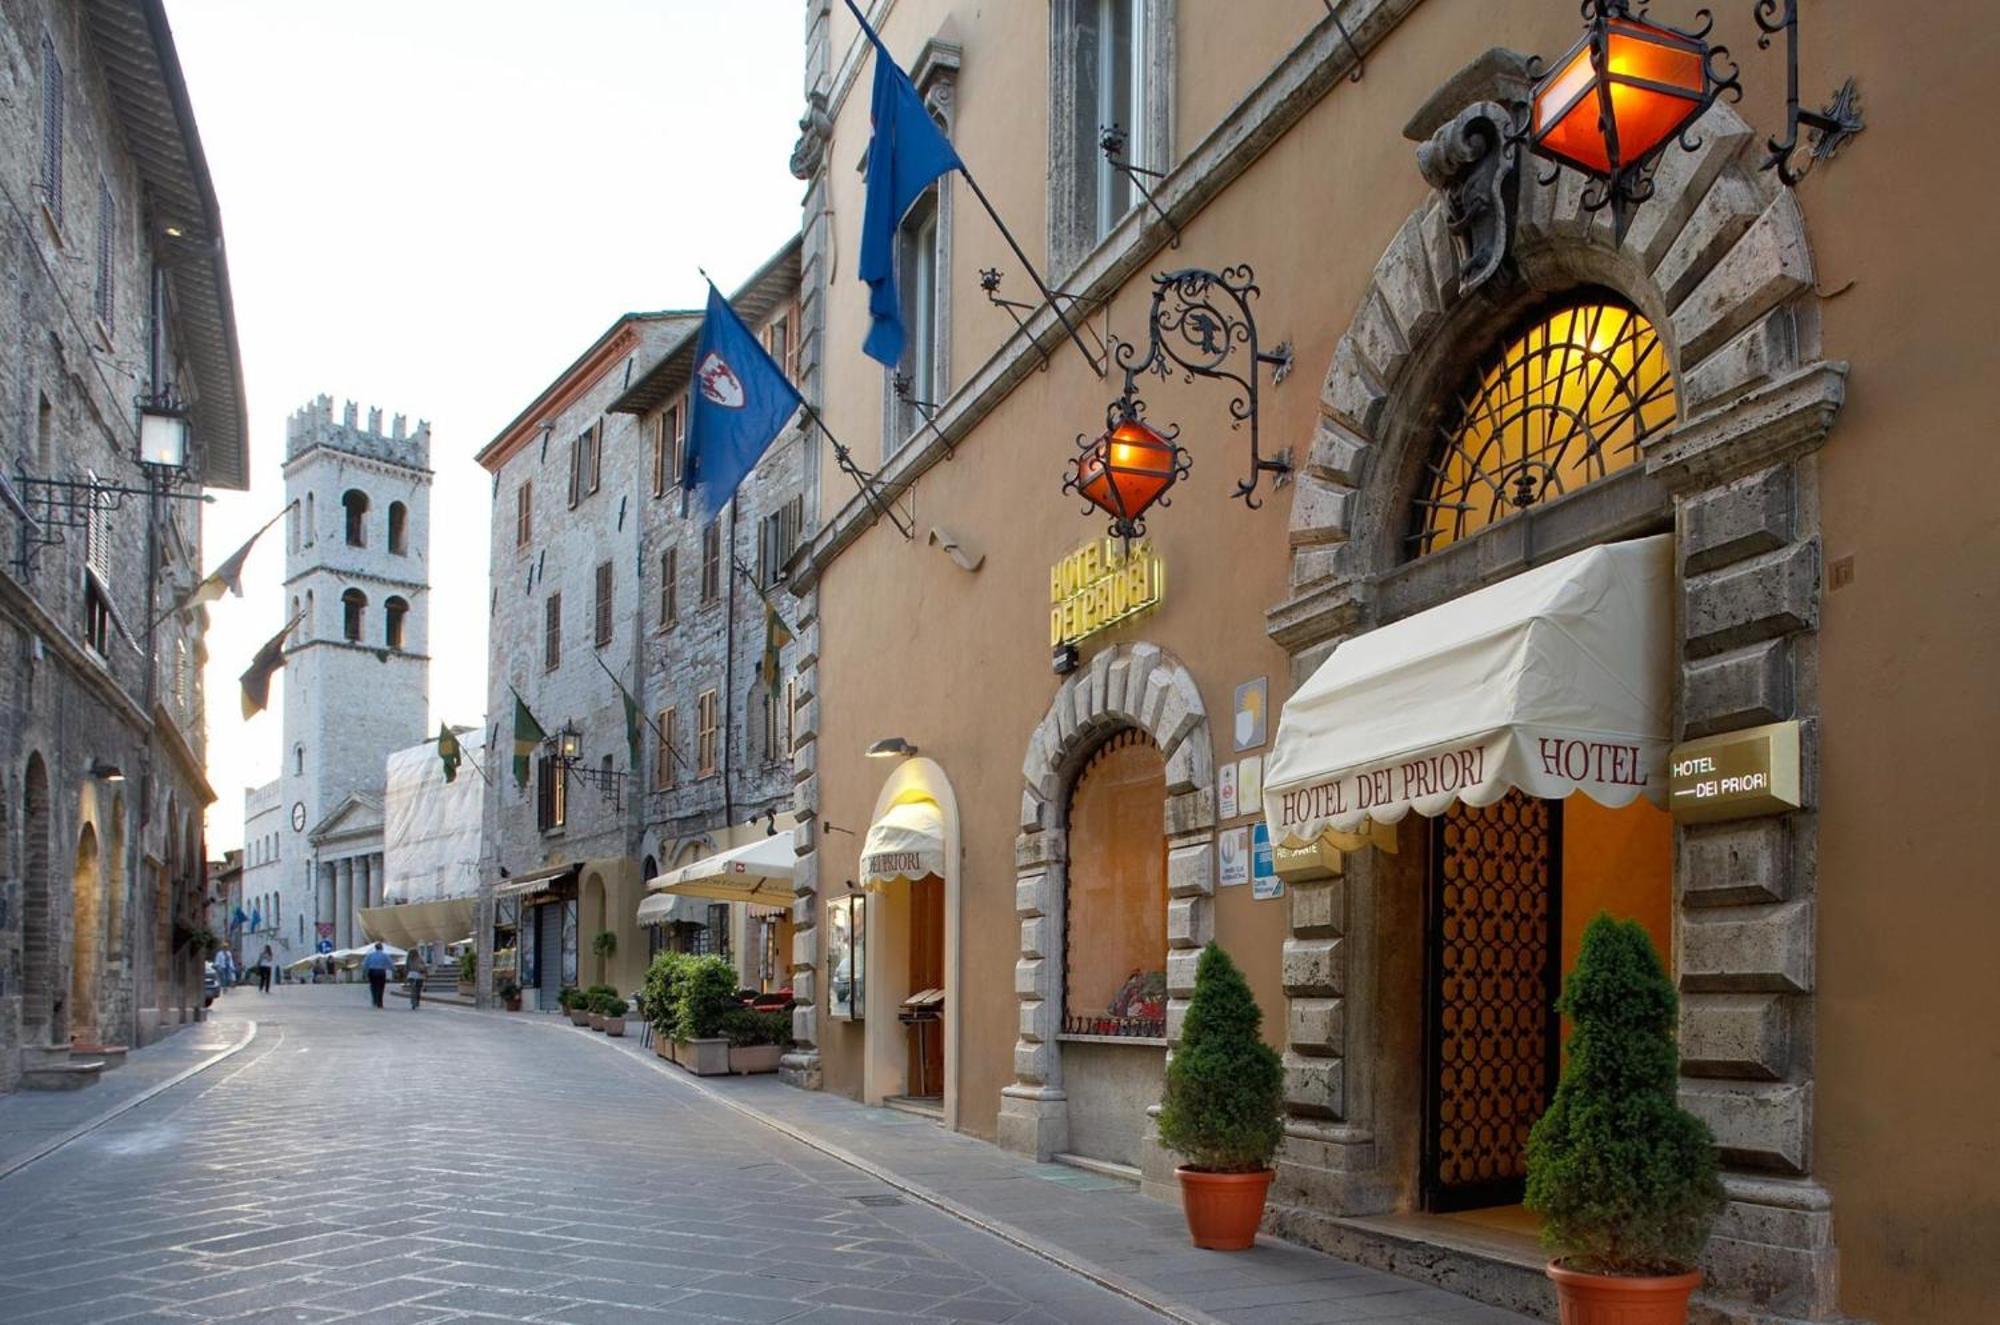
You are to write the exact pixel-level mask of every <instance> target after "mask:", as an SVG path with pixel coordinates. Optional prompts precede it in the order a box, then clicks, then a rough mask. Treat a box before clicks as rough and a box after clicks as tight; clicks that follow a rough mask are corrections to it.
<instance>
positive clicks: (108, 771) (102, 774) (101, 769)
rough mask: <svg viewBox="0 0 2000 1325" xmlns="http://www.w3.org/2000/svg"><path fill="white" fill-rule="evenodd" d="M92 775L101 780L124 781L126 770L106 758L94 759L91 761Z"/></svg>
mask: <svg viewBox="0 0 2000 1325" xmlns="http://www.w3.org/2000/svg"><path fill="white" fill-rule="evenodd" d="M90 776H92V777H94V778H96V779H97V780H98V781H100V782H123V781H124V780H125V770H124V769H122V768H120V767H118V765H116V764H113V763H108V762H106V761H105V760H102V759H93V760H91V761H90Z"/></svg>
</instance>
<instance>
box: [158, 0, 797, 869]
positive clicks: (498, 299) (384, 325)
mask: <svg viewBox="0 0 2000 1325" xmlns="http://www.w3.org/2000/svg"><path fill="white" fill-rule="evenodd" d="M167 11H168V15H169V17H170V18H171V20H172V22H173V27H174V35H175V40H176V42H177V44H178V46H179V48H180V57H181V63H182V65H183V66H184V67H185V69H186V72H187V80H188V86H189V90H190V92H191V95H192V96H193V99H194V107H195V115H196V118H197V120H198V121H199V123H200V127H201V136H202V142H203V144H204V146H205V147H206V149H207V152H208V162H209V167H210V170H211V171H212V172H213V174H214V176H215V184H216V190H217V192H218V193H219V194H220V195H221V199H222V215H223V226H224V230H225V233H226V235H227V237H228V245H229V265H230V274H231V278H232V281H233V283H234V287H235V296H236V324H237V329H238V332H239V334H240V336H241V340H242V346H243V363H244V372H245V374H246V376H247V378H248V392H249V410H250V415H249V417H250V451H251V465H250V467H251V474H252V488H251V491H250V492H249V493H248V494H222V496H221V498H220V500H219V501H218V502H217V503H216V504H214V505H212V506H210V507H208V516H207V524H206V532H205V535H204V539H205V558H206V563H207V565H208V566H210V567H212V566H214V565H215V564H216V563H217V562H218V561H220V560H221V559H222V558H223V557H225V556H227V555H228V554H229V553H230V552H231V551H232V550H234V549H235V547H236V546H237V544H238V543H240V542H241V541H242V540H243V538H245V537H246V536H247V535H248V533H249V531H250V530H252V529H254V528H255V527H256V526H257V525H259V524H261V523H262V522H263V521H265V520H266V519H268V518H270V517H271V516H272V515H274V514H276V513H277V512H278V510H279V509H280V507H281V506H282V505H283V503H284V479H283V475H282V474H281V473H280V472H279V466H280V464H281V462H282V459H283V454H284V440H285V419H286V417H287V416H288V415H289V414H290V413H291V412H292V411H293V410H295V409H297V408H298V407H299V406H300V405H302V404H304V403H305V402H306V401H308V400H310V399H312V398H313V397H314V396H317V395H318V394H320V393H321V392H326V393H327V394H329V395H332V396H333V397H334V398H335V400H336V401H339V400H344V399H349V398H352V399H354V400H357V401H359V402H361V405H362V408H363V410H364V418H365V410H366V408H367V407H368V406H369V405H371V404H373V405H379V406H381V407H382V410H383V414H384V417H385V419H386V417H387V416H389V415H392V414H396V413H405V414H408V415H410V416H411V418H412V420H415V419H417V418H426V419H429V420H430V421H431V464H432V467H433V468H434V469H435V470H436V471H437V479H436V483H435V486H434V488H433V490H432V495H431V548H430V555H431V561H430V567H431V604H430V613H431V617H430V629H431V652H432V662H431V716H430V722H429V729H430V730H435V728H436V724H437V722H438V721H439V720H440V719H448V720H450V721H452V722H467V723H476V722H478V721H480V719H481V716H482V715H481V711H480V710H481V706H482V705H483V704H484V702H485V693H486V688H485V678H486V598H487V594H486V578H487V577H486V556H487V520H488V514H489V505H490V493H491V489H490V487H489V480H488V478H487V476H486V474H485V472H484V471H483V470H481V469H480V468H479V467H478V466H477V465H475V464H473V463H472V455H473V452H475V451H476V450H478V449H479V447H480V446H482V445H483V444H485V443H486V442H487V441H489V440H491V438H492V437H493V435H494V433H496V432H497V431H498V430H499V429H500V428H501V427H502V426H504V425H505V424H506V423H507V422H508V421H509V420H510V419H512V418H513V417H514V416H515V415H516V414H517V413H519V412H520V411H521V410H522V409H523V408H524V407H525V406H526V405H527V404H528V402H529V401H530V400H531V399H532V398H533V397H534V395H535V394H536V393H537V392H538V391H540V390H541V388H542V387H544V386H545V385H547V384H548V382H549V380H550V379H551V378H552V377H553V376H554V375H555V374H556V373H558V372H560V371H561V370H562V369H563V368H564V367H566V366H567V365H568V364H569V362H570V361H571V360H572V359H574V358H575V357H576V356H577V355H578V354H579V353H581V352H582V351H583V350H584V349H585V348H586V347H587V346H588V345H589V344H590V342H591V341H592V340H593V339H595V338H596V337H597V335H598V334H599V333H600V332H602V331H603V330H604V329H605V328H606V327H607V326H609V325H610V324H611V322H612V321H613V320H614V319H615V318H616V317H617V316H618V314H620V313H621V312H625V311H628V310H632V309H653V308H676V307H699V305H700V302H701V299H702V294H703V292H702V287H701V278H700V276H699V275H698V274H697V272H696V270H695V268H696V265H697V264H700V265H702V266H705V267H706V268H707V269H708V270H709V271H710V272H711V273H712V274H713V275H714V276H715V278H716V281H717V282H718V283H719V284H720V285H722V286H723V288H724V289H728V288H731V287H733V286H734V285H735V284H736V283H737V282H739V281H741V280H742V279H743V278H745V277H747V276H748V275H749V274H750V272H751V271H753V270H754V269H755V268H756V267H757V265H758V264H759V263H761V262H762V261H763V259H764V258H766V257H768V256H769V255H770V254H771V253H772V252H773V251H774V250H776V249H777V247H778V246H779V245H780V244H782V243H783V242H784V240H785V238H786V236H787V235H789V234H790V233H792V232H793V231H795V230H796V229H797V227H798V220H799V209H798V204H799V197H800V189H801V186H800V184H799V183H798V181H796V180H794V179H793V178H792V177H791V175H790V174H789V173H788V172H787V170H786V168H785V163H786V159H787V157H788V156H789V155H790V152H791V147H792V143H793V140H794V138H795V137H796V135H797V120H798V115H799V110H800V107H801V106H802V104H803V100H804V98H803V93H802V91H801V86H800V78H801V73H800V70H801V62H802V59H803V51H802V37H803V21H804V15H803V6H801V5H800V4H798V3H797V0H564V2H563V3H560V4H558V3H554V2H553V0H282V3H274V2H273V0H168V3H167ZM282 530H283V526H279V527H278V529H277V530H274V531H273V533H272V535H270V536H267V538H266V540H265V541H263V542H261V543H259V544H258V547H257V551H256V553H255V554H254V555H253V556H252V558H251V561H250V571H249V575H248V577H247V579H246V582H245V585H244V591H245V596H244V597H243V598H241V599H235V598H224V599H223V600H222V601H221V602H219V603H217V604H215V605H214V607H213V608H211V609H210V619H211V622H212V628H211V630H210V632H209V639H208V647H209V665H208V670H207V690H208V724H209V743H208V763H209V775H210V778H211V780H212V781H213V783H214V785H215V789H216V792H217V793H218V795H219V797H220V799H219V800H218V801H217V803H216V804H215V806H214V807H213V808H212V809H211V810H210V812H209V818H208V847H209V853H210V855H212V856H218V857H219V856H220V855H221V854H222V852H223V850H224V849H225V848H228V847H233V846H237V845H239V844H240V843H241V840H242V818H243V789H244V788H245V787H248V786H254V785H257V784H259V783H262V782H264V781H266V780H268V779H269V778H271V777H272V776H274V775H275V774H276V773H277V770H278V759H279V748H280V742H281V738H282V733H281V731H280V723H281V721H282V719H281V715H282V713H283V702H282V690H281V688H280V687H282V686H283V679H282V674H280V679H279V682H278V685H277V686H275V687H274V688H273V692H272V696H271V707H270V708H269V709H268V710H266V711H265V712H264V713H262V714H260V715H259V716H258V717H256V718H254V719H253V720H251V721H250V722H249V723H247V724H246V723H244V722H242V721H241V720H240V716H239V708H238V702H237V693H238V686H237V680H236V678H237V676H238V674H239V673H240V672H242V670H243V668H244V667H245V666H246V665H248V663H249V661H250V658H251V655H252V654H253V653H255V651H256V649H257V646H258V645H259V644H261V643H262V642H263V641H264V640H266V639H268V638H269V637H270V636H271V635H272V634H274V633H275V632H276V631H277V630H278V628H279V627H280V626H282V625H283V624H284V616H283V599H282V591H281V589H280V581H281V580H282V579H283V577H284V559H285V558H284V542H283V539H282V537H281V536H280V535H281V534H282Z"/></svg>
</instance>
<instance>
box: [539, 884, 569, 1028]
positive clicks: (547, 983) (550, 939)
mask: <svg viewBox="0 0 2000 1325" xmlns="http://www.w3.org/2000/svg"><path fill="white" fill-rule="evenodd" d="M562 940H563V909H562V907H561V906H559V905H546V906H538V907H536V908H535V974H536V976H537V977H538V978H537V980H536V987H537V988H539V989H540V990H541V991H542V994H543V998H542V1006H543V1007H544V1008H552V1007H554V1006H555V1005H556V995H557V994H559V993H561V992H562V968H563V962H562V957H563V946H562Z"/></svg>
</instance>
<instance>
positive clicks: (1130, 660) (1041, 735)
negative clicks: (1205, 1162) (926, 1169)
mask: <svg viewBox="0 0 2000 1325" xmlns="http://www.w3.org/2000/svg"><path fill="white" fill-rule="evenodd" d="M1127 729H1129V730H1135V731H1138V732H1143V733H1144V734H1145V735H1146V736H1147V737H1149V738H1150V739H1151V741H1152V744H1153V745H1154V746H1155V747H1157V749H1158V751H1159V755H1160V757H1161V759H1163V760H1164V762H1165V767H1166V775H1165V792H1166V797H1165V804H1164V805H1163V806H1162V816H1163V829H1164V836H1165V839H1166V852H1167V865H1166V870H1167V885H1166V891H1167V899H1166V910H1167V916H1166V930H1167V947H1168V952H1167V960H1166V984H1167V1010H1166V1026H1165V1036H1164V1039H1165V1041H1166V1044H1167V1047H1168V1049H1169V1050H1170V1051H1171V1048H1172V1046H1173V1044H1174V1043H1175V1042H1176V1041H1177V1040H1178V1039H1179V1037H1180V1024H1181V1018H1182V1017H1183V1016H1185V1015H1186V1012H1187V1000H1188V997H1189V996H1190V995H1191V994H1192V993H1193V992H1194V968H1195V959H1196V957H1197V956H1198V955H1199V954H1200V950H1201V948H1202V946H1203V945H1204V944H1206V943H1207V942H1208V940H1209V939H1210V938H1212V937H1214V934H1215V917H1214V914H1213V911H1212V906H1213V895H1214V891H1215V768H1214V753H1213V747H1212V745H1211V738H1210V733H1209V724H1208V713H1207V710H1206V709H1205V708H1204V706H1203V704H1202V699H1201V690H1200V688H1199V687H1198V686H1197V685H1196V684H1195V680H1194V675H1193V673H1191V672H1190V671H1188V669H1187V667H1186V666H1185V665H1183V664H1182V663H1181V661H1180V660H1179V659H1178V658H1175V657H1174V656H1173V655H1172V654H1170V653H1168V652H1166V651H1165V650H1164V649H1162V648H1160V647H1159V646H1158V645H1156V644H1150V643H1130V644H1119V645H1115V646H1113V647H1111V648H1109V649H1106V650H1104V651H1103V652H1102V653H1100V654H1098V655H1097V656H1096V657H1095V658H1093V659H1091V661H1090V665H1089V666H1088V667H1085V668H1083V669H1082V670H1080V671H1078V672H1076V673H1074V674H1072V675H1071V676H1070V677H1069V678H1068V679H1067V680H1065V681H1064V682H1063V684H1062V686H1061V688H1060V689H1058V690H1057V692H1056V696H1055V700H1054V702H1053V703H1051V704H1050V706H1049V711H1048V714H1047V716H1045V717H1044V718H1043V719H1042V722H1041V724H1040V725H1039V726H1038V727H1037V728H1036V729H1035V732H1034V734H1033V735H1032V736H1031V737H1030V738H1029V741H1028V752H1027V757H1026V759H1025V760H1024V761H1023V763H1022V768H1021V772H1022V777H1023V780H1024V783H1025V785H1024V787H1023V790H1022V793H1021V833H1020V836H1019V837H1018V838H1016V839H1015V849H1014V858H1015V866H1016V869H1017V873H1018V877H1017V879H1016V883H1015V909H1016V911H1017V912H1018V913H1019V915H1020V916H1021V956H1020V960H1019V961H1018V962H1017V963H1016V964H1015V993H1016V995H1017V996H1018V997H1019V999H1020V1004H1021V1010H1020V1028H1021V1033H1020V1038H1019V1040H1018V1041H1017V1042H1016V1043H1015V1046H1014V1071H1015V1082H1014V1084H1013V1085H1011V1086H1008V1087H1006V1088H1005V1089H1004V1090H1003V1091H1002V1092H1001V1101H1000V1120H999V1140H1000V1143H1001V1144H1002V1145H1004V1146H1006V1147H1007V1148H1009V1149H1011V1150H1018V1151H1021V1152H1023V1153H1025V1154H1032V1155H1035V1156H1036V1157H1037V1158H1040V1159H1048V1158H1049V1157H1051V1156H1052V1155H1055V1154H1058V1153H1062V1152H1065V1151H1067V1150H1068V1149H1069V1096H1068V1093H1067V1092H1066V1091H1065V1090H1064V1087H1063V1069H1062V1052H1061V1042H1060V1037H1061V1035H1062V1015H1063V1013H1062V1009H1063V978H1064V947H1063V917H1064V914H1065V907H1066V905H1067V901H1068V886H1069V842H1068V830H1069V823H1068V819H1067V815H1068V806H1069V791H1070V788H1071V786H1072V784H1073V783H1074V782H1075V780H1076V776H1077V774H1078V773H1079V772H1080V771H1081V770H1082V769H1083V767H1084V766H1085V764H1086V762H1087V761H1088V760H1089V758H1090V756H1091V755H1092V754H1093V753H1094V752H1095V751H1096V750H1097V749H1098V748H1099V747H1101V746H1102V745H1103V744H1104V743H1105V741H1106V739H1107V738H1108V737H1111V736H1113V735H1115V734H1116V733H1117V732H1119V731H1121V730H1127ZM1146 1132H1147V1140H1146V1142H1145V1144H1144V1146H1143V1148H1142V1163H1141V1166H1140V1167H1141V1169H1142V1171H1143V1173H1144V1176H1145V1180H1146V1182H1147V1184H1148V1186H1149V1187H1151V1188H1153V1189H1155V1190H1157V1191H1161V1192H1165V1193H1167V1194H1171V1186H1172V1183H1173V1175H1172V1161H1171V1159H1170V1158H1169V1157H1168V1155H1167V1152H1165V1151H1164V1150H1163V1149H1161V1147H1160V1146H1159V1144H1158V1142H1157V1140H1155V1139H1153V1138H1152V1127H1151V1125H1150V1123H1149V1124H1148V1126H1147V1128H1146Z"/></svg>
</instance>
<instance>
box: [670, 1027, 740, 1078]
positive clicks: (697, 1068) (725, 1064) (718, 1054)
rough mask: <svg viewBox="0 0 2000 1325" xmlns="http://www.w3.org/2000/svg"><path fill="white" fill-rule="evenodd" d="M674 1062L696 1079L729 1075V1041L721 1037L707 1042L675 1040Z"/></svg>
mask: <svg viewBox="0 0 2000 1325" xmlns="http://www.w3.org/2000/svg"><path fill="white" fill-rule="evenodd" d="M674 1061H675V1062H676V1063H679V1064H680V1065H681V1066H682V1067H684V1068H686V1069H687V1070H688V1071H690V1072H692V1073H694V1074H695V1075H696V1076H698V1077H720V1076H727V1075H729V1041H727V1040H725V1039H723V1038H722V1037H721V1036H719V1035H718V1036H716V1037H714V1038H713V1039H708V1040H675V1041H674Z"/></svg>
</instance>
